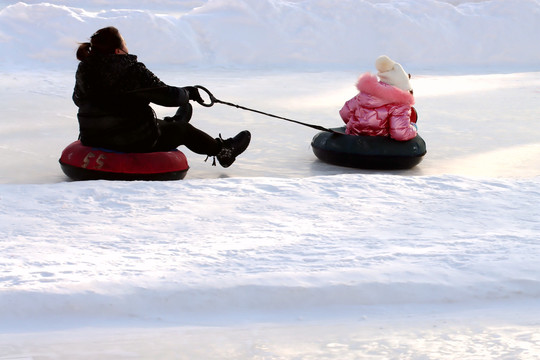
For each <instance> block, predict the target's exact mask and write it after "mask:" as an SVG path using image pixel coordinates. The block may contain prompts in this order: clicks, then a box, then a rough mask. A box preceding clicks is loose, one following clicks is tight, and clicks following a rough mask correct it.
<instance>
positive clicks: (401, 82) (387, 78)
mask: <svg viewBox="0 0 540 360" xmlns="http://www.w3.org/2000/svg"><path fill="white" fill-rule="evenodd" d="M375 67H376V68H377V70H378V71H379V72H378V73H377V76H378V77H379V80H380V81H381V82H383V83H386V84H388V85H392V86H395V87H397V88H399V89H401V90H403V91H409V90H411V89H412V87H411V84H410V83H409V75H408V74H407V73H406V72H405V70H403V67H402V66H401V65H400V64H398V63H397V62H395V61H393V60H391V59H390V58H389V57H388V56H386V55H382V56H379V57H378V58H377V60H375Z"/></svg>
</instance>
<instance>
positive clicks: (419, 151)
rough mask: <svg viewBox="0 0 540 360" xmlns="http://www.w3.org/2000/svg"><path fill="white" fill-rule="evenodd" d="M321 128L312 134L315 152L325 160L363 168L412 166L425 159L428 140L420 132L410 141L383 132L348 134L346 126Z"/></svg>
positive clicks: (389, 168) (407, 167)
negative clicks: (361, 134)
mask: <svg viewBox="0 0 540 360" xmlns="http://www.w3.org/2000/svg"><path fill="white" fill-rule="evenodd" d="M332 130H334V131H337V132H339V133H340V134H334V133H331V132H320V133H318V134H317V135H315V137H314V138H313V140H312V142H311V147H312V148H313V153H314V154H315V156H317V157H318V158H319V159H321V160H322V161H324V162H327V163H330V164H334V165H340V166H347V167H355V168H361V169H379V170H391V169H410V168H412V167H414V166H416V165H418V164H419V163H420V161H422V158H423V156H424V155H425V154H426V143H425V142H424V139H422V138H421V137H420V135H417V136H416V137H415V138H413V139H411V140H408V141H396V140H393V139H391V138H389V137H383V136H358V135H347V134H345V127H340V128H334V129H332Z"/></svg>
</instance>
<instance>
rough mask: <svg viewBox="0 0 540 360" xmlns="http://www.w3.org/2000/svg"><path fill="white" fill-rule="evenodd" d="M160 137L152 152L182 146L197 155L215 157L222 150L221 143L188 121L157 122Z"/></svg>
mask: <svg viewBox="0 0 540 360" xmlns="http://www.w3.org/2000/svg"><path fill="white" fill-rule="evenodd" d="M157 121H158V127H159V130H160V136H159V138H158V140H157V142H156V144H155V145H154V146H153V148H152V151H169V150H172V149H176V148H177V147H179V146H180V145H184V146H186V147H187V148H188V149H189V150H191V151H193V152H194V153H197V154H202V155H209V156H214V155H217V153H218V152H219V150H221V143H220V142H218V141H217V140H216V139H214V138H213V137H211V136H210V135H208V134H207V133H205V132H204V131H201V130H199V129H197V128H196V127H194V126H193V125H191V124H190V123H188V122H186V121H170V122H169V121H164V120H157Z"/></svg>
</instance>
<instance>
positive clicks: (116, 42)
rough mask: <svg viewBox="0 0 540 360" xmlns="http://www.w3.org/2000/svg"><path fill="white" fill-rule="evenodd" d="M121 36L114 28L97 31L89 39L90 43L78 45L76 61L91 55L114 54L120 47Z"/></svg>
mask: <svg viewBox="0 0 540 360" xmlns="http://www.w3.org/2000/svg"><path fill="white" fill-rule="evenodd" d="M122 41H123V39H122V35H120V31H118V29H117V28H115V27H114V26H108V27H106V28H103V29H99V30H98V31H96V32H95V33H94V35H92V36H91V37H90V42H84V43H81V44H79V48H78V49H77V59H78V60H80V61H83V60H84V59H86V58H87V57H88V56H90V55H91V54H92V53H99V54H114V51H115V50H116V49H119V48H121V47H122Z"/></svg>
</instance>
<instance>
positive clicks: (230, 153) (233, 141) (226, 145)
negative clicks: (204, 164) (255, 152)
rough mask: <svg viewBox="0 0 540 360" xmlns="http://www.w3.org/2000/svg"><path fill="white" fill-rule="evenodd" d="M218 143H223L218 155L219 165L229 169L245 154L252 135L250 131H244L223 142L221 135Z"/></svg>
mask: <svg viewBox="0 0 540 360" xmlns="http://www.w3.org/2000/svg"><path fill="white" fill-rule="evenodd" d="M216 140H217V141H220V142H221V150H220V151H219V153H218V154H217V155H216V157H217V159H218V161H219V164H220V165H221V166H223V167H224V168H227V167H229V166H231V165H232V163H233V162H234V160H236V157H237V156H238V155H240V154H241V153H243V152H244V151H245V150H246V149H247V147H248V145H249V142H250V141H251V134H250V132H249V131H247V130H244V131H241V132H239V133H238V135H236V136H235V137H233V138H229V139H227V140H223V139H222V138H221V135H220V137H219V138H218V139H216Z"/></svg>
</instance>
